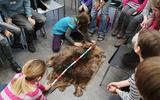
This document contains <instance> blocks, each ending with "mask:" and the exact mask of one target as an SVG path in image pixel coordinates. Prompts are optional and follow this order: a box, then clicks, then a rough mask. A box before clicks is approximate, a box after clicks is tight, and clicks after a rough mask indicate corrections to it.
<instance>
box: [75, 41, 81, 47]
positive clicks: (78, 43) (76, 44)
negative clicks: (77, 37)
mask: <svg viewBox="0 0 160 100" xmlns="http://www.w3.org/2000/svg"><path fill="white" fill-rule="evenodd" d="M74 46H77V47H80V46H82V43H80V42H75V43H74Z"/></svg>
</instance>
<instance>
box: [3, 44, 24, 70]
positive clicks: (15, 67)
mask: <svg viewBox="0 0 160 100" xmlns="http://www.w3.org/2000/svg"><path fill="white" fill-rule="evenodd" d="M2 50H3V53H4V55H5V56H6V58H7V59H8V61H9V63H10V65H11V68H12V69H13V70H14V71H15V72H16V73H19V72H21V67H20V66H19V65H18V64H17V62H16V61H15V60H14V59H13V55H12V51H11V48H10V46H9V45H3V48H2Z"/></svg>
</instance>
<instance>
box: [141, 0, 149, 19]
mask: <svg viewBox="0 0 160 100" xmlns="http://www.w3.org/2000/svg"><path fill="white" fill-rule="evenodd" d="M150 9H151V6H150V2H149V1H148V2H147V4H146V6H145V8H144V9H143V12H142V14H143V16H147V17H148V16H149V11H150Z"/></svg>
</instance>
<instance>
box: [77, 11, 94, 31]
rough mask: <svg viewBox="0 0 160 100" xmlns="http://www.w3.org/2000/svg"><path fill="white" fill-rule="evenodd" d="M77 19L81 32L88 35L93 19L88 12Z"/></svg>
mask: <svg viewBox="0 0 160 100" xmlns="http://www.w3.org/2000/svg"><path fill="white" fill-rule="evenodd" d="M77 19H78V25H77V26H78V28H79V30H80V31H82V32H83V33H86V32H87V29H88V24H89V22H90V19H91V17H90V16H89V15H88V13H87V12H85V11H84V12H82V13H80V14H79V15H78V16H77Z"/></svg>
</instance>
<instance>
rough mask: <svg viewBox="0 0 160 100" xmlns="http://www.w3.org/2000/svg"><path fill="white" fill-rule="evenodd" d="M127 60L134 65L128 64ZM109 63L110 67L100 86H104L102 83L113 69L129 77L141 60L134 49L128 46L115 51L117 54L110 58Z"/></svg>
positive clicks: (122, 46)
mask: <svg viewBox="0 0 160 100" xmlns="http://www.w3.org/2000/svg"><path fill="white" fill-rule="evenodd" d="M124 57H127V58H124ZM127 60H128V61H130V62H131V63H132V64H128V62H127ZM108 63H109V66H108V68H107V70H106V72H105V74H104V75H103V78H102V81H101V83H100V86H101V85H102V83H103V81H104V79H105V76H106V75H107V73H108V71H109V69H110V68H111V67H114V68H116V69H119V70H121V71H123V72H124V73H126V74H128V75H131V74H132V73H133V72H134V70H135V67H136V65H137V64H138V63H139V58H138V56H137V55H136V54H135V53H134V52H133V50H132V48H129V47H128V46H127V45H121V46H120V47H119V48H118V49H117V50H116V51H115V53H114V54H113V56H112V57H111V58H110V60H109V61H108ZM131 65H132V66H131Z"/></svg>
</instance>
